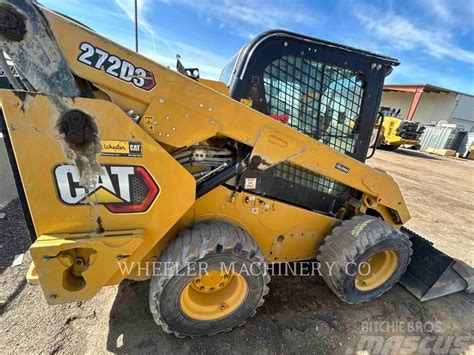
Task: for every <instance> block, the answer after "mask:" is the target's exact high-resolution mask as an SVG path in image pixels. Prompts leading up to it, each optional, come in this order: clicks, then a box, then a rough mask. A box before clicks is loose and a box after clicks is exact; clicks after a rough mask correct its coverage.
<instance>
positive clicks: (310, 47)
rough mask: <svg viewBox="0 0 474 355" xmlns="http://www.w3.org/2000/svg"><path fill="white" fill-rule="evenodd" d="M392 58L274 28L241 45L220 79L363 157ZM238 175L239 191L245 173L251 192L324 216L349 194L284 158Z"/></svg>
mask: <svg viewBox="0 0 474 355" xmlns="http://www.w3.org/2000/svg"><path fill="white" fill-rule="evenodd" d="M398 64H399V63H398V61H397V60H396V59H393V58H389V57H385V56H381V55H378V54H375V53H370V52H366V51H362V50H358V49H354V48H350V47H346V46H342V45H339V44H335V43H330V42H326V41H322V40H319V39H315V38H311V37H306V36H302V35H299V34H295V33H291V32H287V31H282V30H274V31H269V32H265V33H263V34H261V35H259V36H258V37H257V38H255V39H254V40H253V41H252V42H250V43H249V44H247V45H246V46H244V47H243V48H242V49H241V50H239V51H238V52H237V53H236V54H235V55H234V56H233V57H232V58H231V60H229V62H228V63H227V64H226V66H225V67H224V69H223V71H222V74H221V77H220V79H219V80H220V81H222V82H224V83H225V84H226V85H228V87H229V93H230V96H231V97H232V98H233V99H235V100H237V101H240V102H241V103H243V104H246V105H248V106H250V107H252V108H254V109H255V110H258V111H260V112H262V113H264V114H266V115H269V116H271V117H272V118H274V119H278V120H279V121H281V122H282V123H283V124H286V125H288V126H290V127H292V128H294V129H296V130H298V131H300V132H302V133H304V134H306V135H308V136H310V137H312V138H314V139H317V140H319V141H320V142H322V143H324V144H326V145H328V146H330V147H332V148H334V149H336V150H338V151H340V152H342V153H344V154H347V155H350V156H351V157H353V158H355V159H358V160H360V161H362V162H363V161H365V158H366V156H367V151H368V147H369V144H370V138H371V134H372V132H373V127H374V125H375V121H376V116H377V111H378V107H379V104H380V99H381V96H382V89H383V83H384V79H385V76H386V75H388V74H389V73H390V72H391V70H392V66H395V65H398ZM318 158H319V159H320V158H321V157H318ZM243 175H244V176H242V178H241V179H240V181H241V184H242V186H241V187H242V188H243V189H245V179H249V178H256V179H257V187H256V189H255V191H253V192H257V193H259V194H262V195H268V196H271V197H272V198H275V199H279V200H282V201H285V202H289V203H292V204H296V205H299V206H302V207H305V208H308V209H312V210H318V211H322V212H326V213H329V214H335V213H336V212H337V210H338V209H339V208H340V207H341V205H342V204H343V202H344V201H345V200H346V198H347V197H348V196H347V195H348V194H351V193H353V191H351V189H349V188H347V187H346V186H343V185H340V184H338V183H336V182H335V181H332V180H330V179H328V178H326V177H323V176H319V175H317V174H315V173H313V172H310V171H307V170H305V169H303V168H300V167H298V166H295V165H293V164H290V163H287V162H285V163H281V164H278V165H277V166H275V167H273V168H271V169H268V170H265V171H263V172H262V171H257V170H256V169H255V170H253V169H248V170H247V171H246V172H245V173H244V174H243Z"/></svg>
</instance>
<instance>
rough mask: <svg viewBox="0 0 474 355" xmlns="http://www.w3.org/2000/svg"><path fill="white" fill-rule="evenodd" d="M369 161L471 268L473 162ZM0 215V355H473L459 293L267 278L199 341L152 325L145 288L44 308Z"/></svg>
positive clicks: (15, 227) (473, 301)
mask: <svg viewBox="0 0 474 355" xmlns="http://www.w3.org/2000/svg"><path fill="white" fill-rule="evenodd" d="M369 165H372V166H374V167H377V168H382V169H384V170H387V171H388V172H389V173H390V174H392V175H393V177H394V178H395V179H396V180H397V182H398V183H399V184H400V186H401V189H402V191H403V193H404V196H405V199H406V201H407V204H408V207H409V210H410V211H411V214H412V220H411V221H410V222H409V223H408V227H409V228H410V229H412V230H414V231H416V232H417V233H419V234H421V235H423V236H424V237H425V238H427V239H429V240H431V241H433V242H434V243H435V245H436V247H438V248H439V249H441V250H443V251H444V252H446V253H447V254H449V255H451V256H454V257H456V258H458V259H461V260H464V261H466V262H467V263H469V264H470V265H474V252H473V251H474V233H473V231H472V230H473V228H472V219H473V218H472V217H473V201H474V161H466V160H460V159H453V158H442V157H438V156H433V155H429V154H424V153H419V152H414V151H409V150H403V149H402V150H400V151H397V152H384V151H377V153H376V155H375V157H374V158H373V159H371V160H370V161H369ZM0 213H5V216H4V217H3V218H0V273H1V276H0V285H1V292H0V324H1V328H0V353H7V352H9V353H13V352H14V353H18V352H21V353H26V352H35V353H37V352H41V353H57V352H60V353H71V352H74V353H84V352H86V353H105V352H125V353H136V352H140V353H142V352H158V353H190V352H197V353H261V354H266V353H283V352H285V353H304V352H308V353H331V354H348V353H354V352H355V351H356V350H364V349H365V350H368V351H369V352H371V353H377V352H382V353H385V352H388V353H392V352H397V351H400V350H401V349H405V348H403V347H402V348H400V347H398V348H397V347H396V345H395V347H393V346H394V345H393V343H391V344H388V343H389V342H390V341H393V340H394V339H395V340H397V339H402V340H403V339H406V338H407V337H408V338H410V337H411V338H410V339H411V340H412V342H413V341H414V342H415V346H414V347H413V346H412V347H411V351H414V352H428V353H429V352H430V351H431V350H430V347H432V346H433V344H434V343H433V342H435V341H437V340H439V339H441V340H443V341H445V342H448V341H449V344H451V345H453V344H454V343H453V339H454V342H456V341H457V342H458V343H457V344H458V345H459V344H461V345H459V346H458V347H459V348H463V349H466V348H467V346H469V345H470V350H469V351H471V352H473V353H474V346H473V345H472V344H473V339H474V338H473V334H474V297H472V296H473V295H468V294H466V293H464V292H463V293H458V294H454V295H450V296H447V297H444V298H441V299H437V300H432V301H428V302H424V303H420V302H418V300H417V299H416V298H414V297H413V296H412V295H411V294H409V293H408V292H407V291H405V289H404V288H403V287H401V286H399V285H396V286H395V287H394V288H393V289H392V290H390V291H389V292H388V293H386V294H385V295H383V296H382V297H380V298H379V299H377V300H375V301H372V302H370V303H367V304H362V305H347V304H344V303H342V302H341V301H339V299H338V298H337V297H335V296H334V295H333V294H332V293H331V291H330V290H329V288H328V287H327V286H326V285H325V284H324V283H323V281H322V280H321V279H320V278H319V277H275V278H273V279H272V281H271V283H270V293H269V295H268V296H267V297H266V303H265V304H264V305H263V306H262V307H261V308H260V309H259V311H258V313H257V315H256V316H255V317H253V318H252V319H250V320H249V321H248V322H247V323H246V324H245V325H244V326H242V327H239V328H236V329H234V330H233V331H232V332H230V333H226V334H221V335H217V336H215V337H211V338H200V339H177V338H174V337H173V336H170V335H166V334H165V333H163V332H162V331H161V329H160V328H158V327H157V326H155V324H154V323H153V319H152V317H151V315H150V314H149V311H148V304H147V299H148V283H146V282H142V283H133V282H124V283H122V284H121V285H120V286H119V287H108V288H104V289H103V290H102V291H101V292H100V293H99V294H98V295H97V296H96V297H95V298H94V299H93V300H90V301H85V302H79V303H73V304H68V305H59V306H48V305H47V304H46V302H45V301H44V299H43V295H42V293H41V290H40V288H39V287H34V286H28V285H27V284H26V282H25V281H24V276H23V275H24V274H25V272H26V270H27V268H28V265H29V257H28V255H27V254H26V255H25V259H24V260H23V262H22V264H21V265H19V266H11V264H12V262H13V259H14V257H15V255H18V254H21V253H24V252H25V251H26V250H27V248H28V237H27V232H26V227H25V225H24V223H23V219H22V215H21V212H20V209H19V204H18V201H17V200H13V201H12V202H10V204H9V205H8V206H6V207H5V208H4V209H3V210H2V211H0ZM0 216H1V215H0ZM383 325H385V327H384V326H383ZM367 337H372V338H371V339H373V337H375V338H377V339H382V343H383V344H382V345H383V347H380V348H374V347H373V346H372V347H371V346H369V345H367V343H365V341H366V340H367ZM462 337H463V338H462ZM427 339H428V340H427ZM424 340H426V343H423V341H424ZM395 343H396V341H395ZM403 344H405V343H403ZM427 344H428V345H427ZM430 344H431V345H430ZM449 344H448V345H449ZM390 346H392V347H390ZM453 346H454V345H453ZM455 347H456V346H454V348H455ZM454 348H453V347H449V346H448V347H447V348H445V350H446V349H451V350H453V349H454Z"/></svg>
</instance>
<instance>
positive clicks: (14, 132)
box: [0, 9, 410, 303]
mask: <svg viewBox="0 0 474 355" xmlns="http://www.w3.org/2000/svg"><path fill="white" fill-rule="evenodd" d="M41 11H42V12H43V14H44V16H45V18H46V19H47V21H48V23H49V25H50V27H51V32H52V33H53V34H54V37H55V39H56V40H57V43H58V46H59V48H60V50H61V53H62V54H63V55H64V57H65V59H66V61H67V63H68V65H69V67H70V68H71V70H72V71H73V72H74V74H75V75H77V76H78V77H82V78H84V79H85V80H88V81H90V82H91V83H93V85H94V87H96V88H98V89H99V91H97V92H95V95H96V98H95V99H94V98H92V99H86V98H79V97H78V98H74V99H71V98H67V97H51V96H48V95H42V94H35V95H33V94H28V93H26V94H22V95H15V94H14V93H12V92H10V91H5V90H2V91H0V100H1V102H2V106H3V113H4V116H5V120H6V125H7V129H8V134H9V136H10V138H11V141H12V145H13V150H14V155H15V159H16V162H17V164H18V167H19V172H20V175H21V180H22V184H23V188H24V191H25V194H26V198H27V202H28V207H29V210H30V213H31V217H32V220H33V223H34V228H35V231H36V234H37V235H38V236H39V238H38V239H37V241H36V242H35V243H34V244H33V245H32V247H31V254H32V256H33V261H34V265H35V267H34V268H33V269H32V270H31V272H30V273H29V277H30V279H31V280H35V279H36V280H39V283H40V284H41V287H42V289H43V292H44V293H45V296H46V298H47V299H48V302H51V303H63V302H69V301H78V300H83V299H88V298H91V297H93V296H94V295H95V294H96V293H97V292H98V290H99V289H100V288H101V287H103V286H105V285H115V284H118V283H120V282H121V281H122V280H123V279H124V278H133V279H144V278H146V275H145V276H143V275H140V271H141V268H138V267H135V269H133V270H132V271H130V272H127V273H125V274H124V273H123V272H121V271H120V270H118V263H117V260H118V259H117V257H119V258H120V260H121V261H122V262H123V263H124V264H125V265H127V266H131V265H135V264H134V263H141V265H140V266H143V267H145V263H146V262H147V261H150V260H156V258H157V257H158V256H159V255H160V253H161V251H162V250H163V248H164V247H165V246H166V244H167V242H168V241H169V240H170V239H171V238H173V237H174V236H175V235H176V234H177V233H179V231H181V230H182V229H183V228H185V227H187V226H191V225H192V224H194V223H196V222H198V221H201V220H209V219H223V220H227V221H230V222H232V223H235V224H236V225H239V226H241V227H242V228H244V229H245V230H246V231H247V232H248V233H249V234H250V235H251V236H252V238H253V239H254V240H255V241H256V242H257V244H258V245H259V247H260V248H261V250H262V252H263V253H264V255H265V257H266V259H267V261H270V262H280V261H294V260H304V259H309V258H314V257H315V255H316V253H317V250H318V248H319V245H320V244H321V242H322V240H323V239H324V238H325V237H326V236H327V235H328V234H329V233H330V231H331V230H332V228H333V227H334V226H335V225H336V224H338V223H339V222H340V220H339V219H337V218H335V217H332V216H327V215H323V214H321V213H317V212H313V211H308V210H305V209H302V208H299V207H295V206H291V205H289V204H285V203H282V202H279V201H275V200H272V199H271V198H267V197H261V196H256V195H253V194H250V193H246V192H232V191H231V190H229V189H227V188H225V187H222V186H221V187H218V188H216V189H214V190H213V191H211V192H209V193H208V194H206V195H204V196H203V197H201V198H199V199H198V200H195V189H196V182H195V179H194V178H193V177H192V175H191V174H190V173H189V172H188V171H187V170H186V169H184V168H183V167H182V166H181V165H180V164H179V163H178V162H177V161H176V160H175V159H173V157H172V156H171V155H170V154H169V151H172V150H174V149H176V148H179V147H185V146H192V145H194V144H197V143H202V142H205V141H207V140H209V139H210V138H213V137H216V136H219V137H227V138H229V139H231V140H235V141H237V142H241V143H244V144H246V145H248V146H249V147H251V148H253V150H252V153H251V154H252V156H253V157H255V156H258V157H260V158H261V161H262V164H261V168H262V169H264V168H268V167H270V166H273V165H275V164H277V163H278V162H281V161H285V160H286V161H289V162H291V163H294V164H296V165H298V166H300V167H303V168H306V169H309V170H311V171H312V172H316V173H318V174H320V175H323V176H327V177H328V178H330V179H333V180H335V181H337V182H340V183H341V184H344V185H346V186H348V187H351V188H354V189H355V190H358V191H360V192H361V195H362V199H363V201H362V202H363V203H362V207H361V208H360V209H359V210H357V213H364V211H365V210H366V209H367V208H371V209H374V210H376V211H379V213H380V214H381V215H382V216H383V217H384V218H385V219H386V220H387V221H388V222H389V223H392V224H393V220H392V219H391V217H390V214H389V213H388V209H389V208H392V209H394V210H396V211H397V212H398V214H399V215H400V218H401V221H402V222H403V223H405V222H406V221H407V220H408V219H409V217H410V216H409V213H408V210H407V208H406V205H405V202H404V200H403V197H402V195H401V192H400V190H399V188H398V185H397V184H396V183H395V181H394V180H393V178H392V177H391V176H389V175H388V174H387V173H385V172H383V171H380V170H377V169H374V168H371V167H368V166H367V165H365V164H363V163H361V162H359V161H357V160H355V159H353V158H351V157H349V156H348V155H345V154H343V153H340V152H337V151H335V150H334V149H331V148H329V147H328V146H326V145H324V144H322V143H320V142H318V141H317V140H314V139H312V138H311V137H309V136H306V135H304V134H302V133H300V132H298V131H296V130H294V129H292V128H291V127H289V126H286V125H283V124H281V123H280V122H277V121H275V120H273V119H272V118H270V117H268V116H266V115H264V114H261V113H259V112H257V111H255V110H253V109H252V108H251V107H249V105H248V104H249V102H237V101H235V100H233V99H231V98H230V97H229V96H228V92H227V91H226V90H224V88H223V87H222V84H219V83H217V82H212V81H207V80H204V79H203V80H201V79H200V80H199V81H196V80H192V79H190V78H187V77H186V76H183V75H181V74H179V73H176V72H174V71H172V70H170V69H169V68H166V67H165V66H162V65H159V64H157V63H155V62H153V61H151V60H150V59H148V58H146V57H144V56H142V55H140V54H138V53H135V52H133V51H130V50H128V49H126V48H124V47H122V46H120V45H118V44H116V43H114V42H112V41H109V40H106V39H104V38H103V37H101V36H100V35H99V34H97V33H96V32H92V31H90V30H88V29H86V28H85V27H83V26H81V25H79V24H77V23H74V22H72V21H70V20H68V19H66V18H64V17H62V16H61V15H59V14H56V13H53V12H50V11H47V10H45V9H41ZM83 42H87V43H89V44H91V45H93V46H95V47H98V48H101V49H102V50H105V51H107V52H108V53H110V55H114V56H117V57H118V58H120V59H122V60H124V61H127V62H128V63H131V64H132V65H133V66H135V67H137V68H144V69H146V70H147V71H149V72H150V73H151V75H152V76H153V77H154V78H155V80H156V86H155V87H153V88H152V89H151V90H149V91H146V90H143V89H140V88H138V87H136V86H134V85H133V83H131V82H127V81H125V80H121V79H119V78H115V77H113V76H111V75H109V74H106V73H105V72H104V70H103V69H100V70H98V69H96V68H93V67H91V66H88V65H86V64H84V63H81V62H79V61H78V60H77V58H78V56H79V55H80V53H81V52H80V50H79V48H80V46H81V43H83ZM68 109H78V110H82V111H84V112H87V113H88V114H90V115H91V116H92V117H93V118H94V120H95V122H96V124H97V126H98V131H99V138H101V139H106V140H109V141H114V142H117V141H118V142H134V141H138V142H141V144H142V156H141V157H128V156H103V155H100V154H98V155H97V159H98V163H100V164H109V165H113V164H115V165H134V166H142V167H144V168H146V170H147V171H148V172H149V173H150V175H151V177H152V178H153V180H154V181H155V182H156V183H157V185H159V187H160V192H159V195H158V197H157V198H156V199H155V200H154V202H153V203H152V205H151V206H150V208H149V209H148V210H147V211H146V212H143V213H130V214H127V213H111V212H110V211H109V210H107V209H106V208H105V207H104V206H103V205H101V204H94V203H93V204H84V205H74V206H71V205H67V204H64V203H62V202H61V201H60V200H59V198H58V196H57V191H56V188H55V183H54V180H53V175H52V171H53V167H55V166H57V165H58V164H64V163H68V162H69V157H70V154H68V148H67V144H65V142H64V141H63V140H62V138H61V137H60V135H59V132H58V131H57V129H56V127H57V123H58V119H59V117H60V115H61V114H62V113H63V112H64V111H65V110H68ZM130 110H133V111H134V112H135V113H136V114H137V115H138V116H139V117H141V119H140V120H139V122H138V124H137V123H135V122H134V121H133V120H132V119H131V118H130V117H128V116H127V114H126V113H125V112H128V111H130ZM31 147H34V149H32V148H31ZM336 164H340V165H343V166H344V167H346V168H347V169H348V171H347V172H342V171H340V170H338V169H336V168H335V167H336ZM93 199H98V200H103V201H107V202H110V201H112V197H111V196H110V195H107V194H105V193H104V191H99V192H97V193H96V194H95V196H93ZM93 199H90V201H91V202H92V200H93ZM45 206H46V207H45ZM343 214H344V211H343V210H341V211H339V212H338V216H342V215H343ZM99 218H100V221H101V223H100V224H101V226H102V227H103V228H104V229H105V233H97V232H96V231H97V230H98V229H100V224H99ZM123 255H127V256H126V257H125V258H121V257H120V256H123ZM44 256H48V257H49V256H53V258H49V259H48V258H46V259H47V261H46V259H44V258H43V257H44ZM83 261H84V264H82V263H83ZM76 262H78V264H76ZM71 268H72V269H71ZM65 272H67V277H66V276H65V275H66V274H65ZM35 273H37V275H38V276H37V277H36V276H34V275H35ZM70 275H73V277H72V276H70ZM78 275H80V276H78ZM51 295H55V296H54V297H51Z"/></svg>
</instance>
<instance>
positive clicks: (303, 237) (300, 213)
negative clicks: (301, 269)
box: [181, 186, 339, 262]
mask: <svg viewBox="0 0 474 355" xmlns="http://www.w3.org/2000/svg"><path fill="white" fill-rule="evenodd" d="M209 219H221V220H227V221H230V222H232V223H234V224H236V225H239V226H241V227H242V228H243V229H245V230H246V231H248V233H249V234H250V235H251V236H252V238H254V239H255V241H256V242H257V244H258V245H259V247H260V249H261V250H262V252H263V253H264V255H265V257H266V259H267V260H268V261H269V262H281V261H296V260H308V259H314V258H315V257H316V254H317V252H318V248H319V245H320V243H321V242H322V241H323V240H324V238H325V237H326V236H327V235H328V234H329V233H330V232H331V230H332V228H333V227H334V226H335V225H337V224H338V223H339V221H338V220H337V219H336V218H332V217H328V216H325V215H322V214H318V213H314V212H311V211H307V210H305V209H302V208H298V207H295V206H291V205H288V204H285V203H282V202H278V201H274V200H272V199H269V198H265V197H262V196H256V195H253V194H249V193H246V192H233V191H231V190H229V189H227V188H225V187H223V186H220V187H218V188H216V189H214V190H213V191H211V192H209V193H208V194H206V195H204V196H203V197H201V198H199V199H198V200H197V201H196V203H195V204H194V206H193V207H192V208H191V209H190V210H189V211H188V212H187V213H186V214H185V215H184V216H183V218H182V219H181V227H182V228H184V227H186V226H190V225H192V224H194V223H196V222H198V221H201V220H209Z"/></svg>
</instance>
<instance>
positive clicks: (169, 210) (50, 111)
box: [1, 91, 196, 302]
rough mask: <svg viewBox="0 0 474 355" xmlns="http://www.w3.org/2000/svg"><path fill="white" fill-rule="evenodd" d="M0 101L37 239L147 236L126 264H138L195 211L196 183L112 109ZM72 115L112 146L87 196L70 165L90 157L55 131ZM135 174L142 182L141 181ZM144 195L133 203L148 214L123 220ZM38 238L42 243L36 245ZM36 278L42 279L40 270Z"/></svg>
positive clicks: (16, 97)
mask: <svg viewBox="0 0 474 355" xmlns="http://www.w3.org/2000/svg"><path fill="white" fill-rule="evenodd" d="M1 94H2V95H1V96H2V104H3V112H4V116H5V122H6V125H7V129H8V134H9V137H10V139H11V142H12V146H13V150H14V155H15V159H16V162H17V164H18V167H19V172H20V175H21V179H22V183H23V188H24V191H25V194H26V198H27V202H28V206H29V211H30V213H31V217H32V219H33V222H34V226H35V231H36V235H37V236H38V237H40V236H48V240H49V239H50V237H51V238H53V239H54V238H55V239H56V240H59V239H61V238H62V237H61V235H65V234H72V236H70V238H73V239H80V238H81V237H74V234H77V233H86V234H87V233H88V235H89V237H87V238H90V237H97V236H99V237H100V234H101V231H102V230H105V231H107V232H109V231H120V230H122V231H126V230H144V232H143V237H141V238H140V239H142V242H141V244H140V245H139V246H138V247H137V248H136V250H135V251H134V252H133V253H132V254H131V255H129V256H128V255H127V258H126V259H124V260H123V261H124V262H126V263H132V262H135V261H141V260H143V258H144V256H145V255H146V254H147V253H148V252H149V251H150V250H151V249H152V248H153V247H154V246H155V245H156V244H157V243H158V242H159V241H160V239H161V238H162V237H163V236H164V235H165V234H166V232H167V231H168V230H169V229H170V228H171V227H172V226H173V225H174V224H175V223H176V221H178V220H179V218H180V217H181V216H182V215H183V214H184V213H185V212H186V210H187V209H188V208H189V207H191V205H192V204H193V202H194V197H195V188H196V184H195V180H194V178H193V177H192V176H191V175H190V174H189V173H188V172H187V171H186V170H185V169H184V168H183V167H182V166H181V165H179V164H178V163H177V162H176V160H174V159H173V158H172V157H171V156H170V155H169V154H168V153H167V152H166V151H165V150H164V149H163V148H162V147H161V146H160V145H159V144H158V143H156V142H155V141H154V140H153V139H152V138H150V136H149V135H147V134H146V133H145V132H143V130H142V129H141V128H140V127H139V126H138V125H137V124H135V123H134V122H133V121H132V120H131V119H130V118H129V117H127V116H126V115H125V113H124V112H123V111H122V110H121V109H119V108H118V107H117V106H116V105H114V104H113V103H110V102H105V101H100V100H91V99H82V98H76V99H70V98H62V97H54V96H46V95H40V94H37V95H34V94H25V93H16V94H15V93H14V92H9V91H3V92H2V93H1ZM72 109H78V110H81V111H84V112H86V113H88V114H89V115H90V116H91V117H92V118H93V120H94V122H95V124H96V125H97V129H98V136H99V138H100V139H101V140H102V141H104V140H107V141H109V142H106V143H108V144H109V145H107V146H105V145H102V147H101V148H100V149H101V150H102V153H99V154H97V159H98V163H100V164H101V166H102V169H103V170H100V171H99V173H100V178H97V175H96V176H95V177H94V176H92V175H93V174H91V176H90V177H91V178H92V179H93V180H94V178H95V180H94V181H95V182H96V185H95V187H94V189H93V190H92V189H90V191H86V190H85V189H83V188H81V187H80V186H79V184H78V180H77V179H78V178H77V173H76V172H75V170H74V169H76V168H75V166H74V164H76V165H78V162H79V163H80V164H82V163H81V162H82V161H83V162H85V164H84V165H86V166H87V165H88V164H89V163H90V161H89V160H90V159H91V157H90V156H88V155H87V154H84V156H78V155H75V154H74V152H73V151H72V150H71V146H70V144H68V143H66V142H65V139H64V137H63V135H62V134H60V133H59V131H58V122H60V119H61V117H63V114H64V113H65V112H66V111H68V110H72ZM110 141H112V142H116V146H115V149H116V150H115V151H116V154H115V156H114V155H110V154H111V151H112V154H113V151H114V149H113V147H111V146H110ZM102 143H103V142H102ZM130 143H132V145H130ZM137 146H138V147H140V149H138V150H137ZM124 149H125V152H123V151H124ZM127 149H128V152H127ZM130 149H131V150H132V151H130ZM134 149H135V151H134ZM80 164H79V165H80ZM138 174H142V175H141V176H142V177H143V176H144V178H143V179H142V180H139V178H140V175H138ZM137 179H138V180H137ZM140 181H142V185H139V184H140V183H141V182H140ZM147 183H148V184H149V185H146V184H147ZM137 184H138V185H137ZM143 184H145V185H143ZM135 186H138V187H135ZM144 186H145V187H144ZM146 186H149V187H146ZM133 189H136V192H134V191H135V190H133ZM140 189H141V190H140ZM143 190H145V192H146V193H145V192H143V193H142V195H143V196H141V197H137V198H140V201H142V202H143V201H144V202H143V203H146V204H147V206H145V207H146V208H145V207H143V208H141V207H140V206H139V207H140V210H137V211H138V212H135V211H133V210H132V211H131V212H134V213H124V210H123V207H124V206H129V205H130V204H133V203H132V202H133V201H132V202H130V203H127V201H129V200H130V201H131V199H132V197H133V196H135V194H136V196H138V195H139V194H140V191H143ZM150 191H151V192H150ZM131 194H132V195H133V196H132V195H131ZM147 198H148V200H147ZM171 201H172V203H171ZM137 205H138V202H137ZM55 235H57V237H54V236H55ZM12 237H13V236H12ZM40 239H44V238H39V239H38V242H40V241H41V240H40ZM66 242H67V243H69V244H70V241H65V243H66ZM76 242H77V243H79V241H76ZM79 244H80V243H79ZM104 245H105V247H106V246H107V242H105V244H104ZM34 247H35V245H33V248H34ZM46 256H48V255H46ZM49 256H51V255H49ZM39 258H41V256H40V255H38V260H35V259H34V262H35V264H37V263H38V264H39V263H40V262H41V260H39ZM114 264H115V263H114ZM93 266H94V265H93V264H91V268H92V267H93ZM113 266H114V267H115V266H116V265H113ZM44 272H47V270H46V269H45V270H44ZM38 274H39V276H40V280H41V276H42V275H41V270H38ZM125 276H126V275H123V274H121V273H120V272H116V273H115V274H113V275H112V276H111V278H110V279H109V280H106V282H107V283H108V284H116V283H118V282H120V281H121V280H122V279H123V278H124V277H125ZM90 286H91V290H92V289H95V287H92V285H90ZM96 286H97V285H96ZM99 286H100V287H102V286H104V285H103V284H101V285H99ZM91 292H92V291H91ZM92 296H93V294H89V295H88V297H92ZM60 297H61V296H60V295H59V296H58V297H57V301H58V302H59V300H60ZM82 299H83V298H82Z"/></svg>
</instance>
